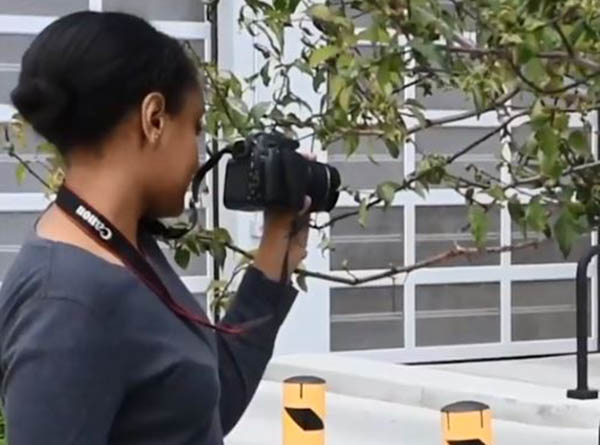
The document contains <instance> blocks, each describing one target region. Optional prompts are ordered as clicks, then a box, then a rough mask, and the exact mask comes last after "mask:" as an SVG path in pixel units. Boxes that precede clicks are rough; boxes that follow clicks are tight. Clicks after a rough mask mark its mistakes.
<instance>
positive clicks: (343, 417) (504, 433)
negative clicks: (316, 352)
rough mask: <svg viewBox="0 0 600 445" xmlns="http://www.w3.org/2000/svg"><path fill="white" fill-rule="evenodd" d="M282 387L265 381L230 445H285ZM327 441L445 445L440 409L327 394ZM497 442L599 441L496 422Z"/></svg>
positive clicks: (592, 435) (335, 444)
mask: <svg viewBox="0 0 600 445" xmlns="http://www.w3.org/2000/svg"><path fill="white" fill-rule="evenodd" d="M281 403H282V385H281V383H278V382H273V381H263V382H262V383H261V385H260V387H259V389H258V391H257V394H256V396H255V397H254V399H253V401H252V403H251V405H250V407H249V408H248V411H247V412H246V413H245V414H244V416H243V417H242V420H241V421H240V423H239V424H238V425H237V426H236V428H235V429H234V430H233V432H232V433H231V434H230V435H229V436H228V437H227V438H226V440H225V443H226V445H281V444H282V430H281V424H282V420H281V416H282V407H281ZM325 431H326V444H327V445H365V444H368V445H439V444H440V443H441V416H440V413H439V412H438V411H436V410H430V409H425V408H419V407H414V406H407V405H402V404H398V403H391V402H383V401H380V400H374V399H365V398H358V397H350V396H345V395H340V394H336V393H328V394H327V414H326V417H325ZM493 431H494V445H516V444H524V443H526V444H527V445H565V444H569V445H575V444H576V445H597V444H598V433H597V431H596V430H595V429H594V430H592V429H576V428H553V427H547V426H545V427H544V426H534V425H525V424H522V423H518V422H510V421H503V420H494V422H493Z"/></svg>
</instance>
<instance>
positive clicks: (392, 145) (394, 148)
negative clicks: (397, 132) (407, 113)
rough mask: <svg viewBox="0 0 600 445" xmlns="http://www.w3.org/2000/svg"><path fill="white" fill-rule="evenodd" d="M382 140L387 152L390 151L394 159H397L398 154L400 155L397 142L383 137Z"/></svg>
mask: <svg viewBox="0 0 600 445" xmlns="http://www.w3.org/2000/svg"><path fill="white" fill-rule="evenodd" d="M384 141H385V146H386V147H387V149H388V152H389V153H390V156H391V157H392V158H394V159H397V158H398V156H400V147H399V145H398V143H397V142H395V141H392V140H390V139H385V140H384Z"/></svg>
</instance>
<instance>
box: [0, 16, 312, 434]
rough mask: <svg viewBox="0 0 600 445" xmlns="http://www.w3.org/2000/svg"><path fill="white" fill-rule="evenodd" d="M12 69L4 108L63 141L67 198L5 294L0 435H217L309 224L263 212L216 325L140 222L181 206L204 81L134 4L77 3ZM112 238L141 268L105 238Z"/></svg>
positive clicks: (50, 212)
mask: <svg viewBox="0 0 600 445" xmlns="http://www.w3.org/2000/svg"><path fill="white" fill-rule="evenodd" d="M22 62H23V63H22V72H21V75H20V79H19V84H18V86H17V87H16V89H15V90H14V91H13V94H12V99H13V102H14V105H15V106H16V108H17V109H18V111H19V112H20V113H21V114H22V115H23V116H24V118H25V119H26V120H27V121H28V122H30V123H31V124H32V126H33V127H34V128H35V129H36V130H37V132H38V133H40V134H41V135H42V136H44V137H45V138H46V139H48V140H49V141H51V142H53V143H54V144H56V146H57V147H58V148H59V149H60V151H61V153H62V155H63V156H64V158H65V159H66V161H67V164H68V170H67V173H66V180H65V184H64V186H63V189H61V192H60V193H59V196H62V197H63V198H65V200H66V201H65V202H67V204H68V203H69V202H71V203H73V202H75V204H77V205H78V206H76V207H77V208H76V209H74V208H73V209H69V205H65V204H64V203H63V205H59V204H58V203H55V204H53V205H51V206H49V208H48V209H47V210H46V211H45V212H44V214H43V215H42V216H41V217H40V219H39V221H38V223H37V224H36V227H35V228H34V229H32V231H31V236H30V237H29V239H28V240H27V241H26V243H25V244H24V245H23V246H22V249H21V251H20V253H19V255H18V257H17V259H16V261H15V262H14V264H13V266H12V268H11V270H10V272H9V273H8V275H7V276H6V279H5V281H4V282H3V286H2V289H1V292H0V339H1V343H0V372H1V375H0V376H1V379H2V391H1V395H2V402H3V410H4V414H5V418H6V422H7V431H8V442H9V443H10V445H41V444H43V445H67V444H69V445H70V444H73V445H75V444H80V445H107V444H110V445H117V444H123V445H125V444H126V445H136V444H140V445H142V444H143V445H153V444H156V445H159V444H160V445H185V444H190V445H192V444H193V445H216V444H221V443H222V441H223V437H224V435H226V434H227V433H228V432H229V431H230V430H231V429H232V428H233V426H234V425H235V424H236V422H237V421H238V420H239V418H240V416H241V415H242V413H243V412H244V409H245V408H246V406H247V405H248V403H249V401H250V399H251V398H252V395H253V393H254V391H255V390H256V387H257V385H258V383H259V380H260V379H261V376H262V375H263V372H264V369H265V366H266V364H267V362H268V360H269V359H270V357H271V355H272V350H273V344H274V341H275V337H276V335H277V332H278V329H279V327H280V325H281V323H282V322H283V320H284V318H285V317H286V315H287V313H288V311H289V309H290V307H291V305H292V303H293V301H294V298H295V296H296V291H295V289H294V288H293V287H292V286H291V285H290V284H289V276H285V275H284V277H283V278H284V279H283V281H282V280H281V279H280V278H281V271H282V267H283V265H284V260H285V258H286V256H287V262H288V269H289V270H293V269H294V268H295V267H296V266H297V265H298V263H299V262H300V261H301V259H302V258H303V257H304V256H305V255H306V251H305V246H306V238H307V231H308V229H307V228H306V227H305V228H303V229H302V230H301V231H300V232H299V233H297V234H296V235H293V236H290V227H291V225H292V222H293V221H294V220H295V218H296V217H297V215H295V214H293V213H291V212H286V211H283V210H279V211H268V212H267V213H266V217H265V221H266V222H265V228H264V234H263V237H262V241H261V244H260V249H259V250H258V254H257V255H256V260H255V262H254V265H253V266H252V267H250V268H249V269H248V270H247V272H246V274H245V276H244V278H243V280H242V282H241V285H240V287H239V290H238V293H237V296H236V298H235V301H234V302H233V304H232V306H231V307H230V309H229V311H228V313H227V316H226V317H225V319H224V320H223V322H222V323H223V324H222V325H220V327H217V328H215V327H211V326H209V325H208V322H207V320H206V316H205V314H204V313H203V312H202V309H201V308H200V307H199V306H198V304H197V303H196V302H195V300H194V298H193V297H192V295H191V294H190V292H189V291H188V290H187V289H186V287H185V286H184V285H183V283H182V282H181V280H180V279H179V277H178V276H177V275H176V273H175V272H174V271H173V270H172V268H171V267H170V266H169V263H168V262H167V260H166V259H165V257H164V256H163V255H162V254H161V250H160V249H159V247H158V245H157V244H156V241H155V240H154V238H153V236H151V235H150V233H149V232H148V231H147V230H146V228H145V227H146V226H145V225H144V221H147V220H149V219H156V218H159V217H168V216H175V215H179V214H180V213H181V212H182V210H183V202H184V194H185V192H186V190H187V187H188V185H189V183H190V180H191V178H192V176H193V174H194V173H195V172H196V170H197V168H198V152H197V146H196V141H197V137H198V134H199V132H200V131H201V128H200V126H199V123H200V121H201V118H202V115H203V101H202V94H201V87H200V85H199V84H198V80H197V72H196V69H195V67H194V65H193V64H192V63H191V62H190V60H189V59H188V58H187V57H186V55H185V53H184V51H183V49H182V48H181V46H180V45H179V43H178V42H177V41H176V40H174V39H172V38H170V37H168V36H166V35H164V34H162V33H160V32H158V31H157V30H155V29H154V28H153V27H151V26H150V25H149V24H148V23H147V22H145V21H144V20H142V19H139V18H136V17H133V16H130V15H126V14H119V13H96V12H80V13H75V14H72V15H69V16H66V17H63V18H61V19H60V20H58V21H56V22H54V23H52V24H51V25H49V26H48V27H47V28H46V29H45V30H44V31H43V32H42V33H41V34H40V35H39V36H38V37H37V38H36V39H35V41H34V42H33V43H32V45H31V47H30V48H29V49H28V50H27V52H26V53H25V55H24V57H23V61H22ZM61 193H62V195H61ZM67 198H68V199H67ZM69 200H70V201H69ZM57 201H58V200H57ZM82 209H83V210H82ZM80 210H81V212H80ZM86 211H88V213H85V212H86ZM78 212H79V213H78ZM90 212H91V213H90ZM82 215H83V217H82ZM86 223H87V225H86ZM90 228H91V229H93V230H90ZM107 230H108V231H107ZM94 231H96V232H97V233H94ZM117 235H119V236H122V238H120V241H121V244H127V245H128V246H129V248H130V253H131V252H133V253H131V255H134V256H136V255H137V257H136V258H137V260H138V262H140V261H141V262H142V263H144V264H147V265H149V266H150V269H151V270H150V272H148V273H147V274H145V275H144V274H140V273H138V272H139V271H136V270H135V267H132V263H131V262H130V261H129V260H128V258H127V257H124V256H123V255H121V254H120V253H119V251H118V250H115V249H111V248H110V245H108V244H107V243H105V242H103V240H104V241H106V240H107V239H113V237H117ZM140 258H141V259H140ZM134 263H135V262H134ZM134 265H135V264H134ZM148 274H150V275H152V274H155V275H156V276H157V277H158V278H157V279H158V281H159V282H160V283H159V285H158V286H157V285H156V280H154V281H153V280H147V279H146V280H145V279H144V278H145V277H146V278H147V275H148ZM161 285H164V288H162V287H161ZM161 290H162V291H161ZM203 320H204V321H203ZM255 320H262V321H261V322H260V323H254V324H252V323H249V324H248V323H247V322H252V321H255ZM198 321H200V322H198ZM227 326H228V327H229V328H226V327H227ZM236 326H242V327H243V326H246V327H245V328H242V329H241V330H236V329H235V327H236Z"/></svg>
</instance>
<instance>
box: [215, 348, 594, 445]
mask: <svg viewBox="0 0 600 445" xmlns="http://www.w3.org/2000/svg"><path fill="white" fill-rule="evenodd" d="M301 374H312V375H317V376H320V377H323V378H325V379H326V380H327V387H328V394H327V410H328V413H327V418H326V431H327V444H328V445H337V444H340V445H355V444H356V445H359V444H360V445H364V444H374V445H388V444H389V445H392V444H394V445H398V444H400V445H430V444H435V445H439V444H440V443H441V437H440V436H441V435H440V413H439V409H440V408H441V407H442V406H443V405H445V404H446V403H450V402H454V401H458V400H479V401H482V402H485V403H488V404H489V405H490V406H491V407H492V411H493V414H494V422H493V425H494V431H495V442H494V445H515V444H522V443H526V444H527V445H565V444H569V445H571V444H573V445H598V444H599V443H600V440H599V437H598V425H599V423H600V401H599V400H591V401H575V400H571V399H567V398H566V396H565V395H566V390H567V389H568V388H572V387H574V386H575V357H574V356H563V357H554V358H546V359H534V360H531V359H527V360H510V361H496V362H478V363H462V364H451V365H428V366H402V365H394V364H389V363H380V362H374V361H369V360H363V359H355V358H352V357H343V356H339V355H332V354H326V355H299V356H283V357H279V358H277V359H275V360H273V361H272V363H271V364H270V365H269V368H268V369H267V373H266V374H265V381H263V383H262V384H261V386H260V388H259V391H258V392H257V395H256V397H255V399H254V400H253V402H252V405H251V406H250V408H249V410H248V412H247V413H246V415H245V416H244V418H243V420H242V421H241V422H240V424H239V425H238V426H237V427H236V429H235V430H234V431H233V432H232V434H231V435H230V437H228V439H227V441H226V443H227V445H259V444H260V445H280V444H281V443H282V440H281V381H282V380H283V379H284V378H286V377H289V376H292V375H301ZM590 382H591V385H592V386H593V387H596V388H598V389H600V355H592V356H590Z"/></svg>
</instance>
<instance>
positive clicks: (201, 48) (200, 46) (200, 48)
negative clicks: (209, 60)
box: [179, 40, 206, 60]
mask: <svg viewBox="0 0 600 445" xmlns="http://www.w3.org/2000/svg"><path fill="white" fill-rule="evenodd" d="M179 43H181V44H182V45H184V47H186V49H187V46H186V45H185V44H186V43H189V44H190V46H191V47H192V49H193V50H194V53H195V54H196V55H197V56H198V57H199V58H200V59H201V60H206V41H205V40H179Z"/></svg>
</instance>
